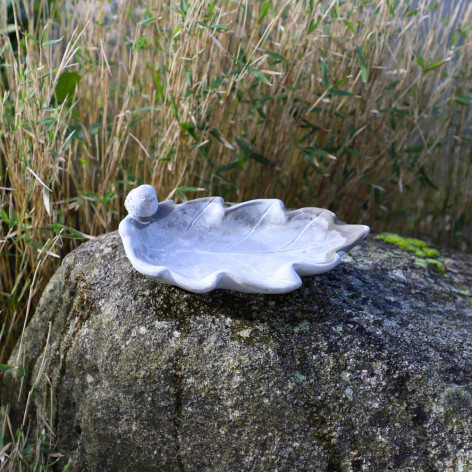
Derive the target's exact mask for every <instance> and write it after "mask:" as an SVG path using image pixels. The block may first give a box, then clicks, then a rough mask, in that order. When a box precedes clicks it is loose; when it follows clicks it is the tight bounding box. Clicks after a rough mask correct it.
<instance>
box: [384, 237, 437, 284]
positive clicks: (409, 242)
mask: <svg viewBox="0 0 472 472" xmlns="http://www.w3.org/2000/svg"><path fill="white" fill-rule="evenodd" d="M375 238H376V239H379V240H381V241H384V242H386V243H388V244H393V245H395V246H397V247H399V248H400V249H403V250H405V251H408V252H412V253H413V254H414V255H415V256H416V258H417V259H415V264H416V265H417V266H419V267H423V268H424V269H427V268H428V267H429V266H431V267H433V268H434V269H436V270H438V271H439V272H440V273H441V274H443V275H444V274H445V273H446V269H445V268H444V265H443V264H442V263H441V262H440V261H438V260H436V259H437V258H438V257H439V256H440V254H439V251H438V250H437V249H434V248H431V247H428V243H426V242H425V241H422V240H421V239H416V238H404V237H402V236H400V235H398V234H393V233H381V234H378V235H377V236H375Z"/></svg>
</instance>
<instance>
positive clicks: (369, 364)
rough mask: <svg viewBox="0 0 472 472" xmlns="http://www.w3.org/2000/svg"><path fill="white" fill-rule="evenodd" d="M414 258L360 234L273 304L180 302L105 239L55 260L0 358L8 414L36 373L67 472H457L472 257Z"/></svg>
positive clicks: (175, 291)
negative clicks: (28, 316)
mask: <svg viewBox="0 0 472 472" xmlns="http://www.w3.org/2000/svg"><path fill="white" fill-rule="evenodd" d="M415 262H416V263H415ZM417 262H418V261H417V260H416V261H415V256H414V255H412V254H411V253H408V252H405V251H402V250H401V249H396V248H395V247H394V246H389V245H387V244H386V243H383V242H380V241H376V240H375V239H373V238H369V239H368V240H367V241H365V242H364V243H363V244H362V245H361V246H360V247H358V248H355V249H354V250H352V251H351V253H350V255H346V256H345V259H344V262H343V263H341V264H340V265H339V266H338V267H336V268H335V269H334V270H332V271H331V272H328V273H326V274H323V275H320V276H314V277H307V278H305V279H304V284H303V286H302V287H301V288H300V289H299V290H296V291H294V292H291V293H288V294H285V295H251V294H240V293H233V292H229V291H214V292H211V293H208V294H203V295H195V294H192V293H188V292H185V291H184V290H181V289H179V288H176V287H172V286H168V285H162V284H159V283H157V282H156V281H155V280H153V279H150V278H147V277H145V276H143V275H141V274H139V273H137V272H136V271H135V270H134V269H133V268H132V267H131V265H130V263H129V262H128V260H127V259H126V256H125V254H124V250H123V247H122V244H121V240H120V238H119V236H118V234H117V233H111V234H107V235H104V236H103V237H100V238H98V239H97V240H95V241H92V242H89V243H87V244H84V245H82V246H81V247H79V248H78V249H77V250H76V251H74V252H73V253H71V254H69V255H68V256H67V257H66V258H65V260H64V262H63V264H62V266H61V268H60V269H59V270H58V271H57V273H56V274H55V275H54V277H53V278H52V279H51V281H50V283H49V285H48V287H47V288H46V290H45V292H44V294H43V297H42V299H41V302H40V304H39V307H38V309H37V311H36V314H35V315H34V318H33V320H32V322H31V323H30V325H29V326H28V328H27V330H26V335H25V338H24V340H23V343H22V345H21V350H22V352H18V349H20V347H17V350H16V352H14V354H13V356H12V361H11V362H16V359H22V361H21V362H22V364H21V366H20V367H22V368H24V369H25V372H26V374H25V376H24V378H23V386H22V390H21V391H22V392H23V394H22V395H23V402H24V401H25V398H24V397H25V395H26V392H28V391H29V390H30V388H31V386H32V383H33V382H34V381H35V379H36V377H37V375H38V372H40V371H42V375H41V377H40V378H41V380H40V381H39V383H38V384H37V385H36V386H35V391H34V393H33V397H32V398H33V400H34V408H36V409H37V410H39V412H40V413H41V415H42V416H43V418H44V419H45V420H46V421H47V422H49V423H50V425H51V426H52V428H53V430H54V431H55V433H56V435H57V437H58V446H57V447H58V451H59V452H61V453H62V454H64V455H65V457H64V461H67V460H70V461H71V467H70V469H69V471H99V472H106V471H108V472H117V471H118V472H119V471H136V472H138V471H139V472H146V471H163V472H172V471H198V472H200V471H218V472H219V471H234V472H241V471H271V472H272V471H284V472H285V471H287V472H288V471H373V472H377V471H378V472H383V471H422V472H435V471H437V472H443V471H449V470H450V471H459V470H469V468H470V467H472V422H471V418H472V364H471V362H472V336H471V334H472V308H471V303H470V300H471V298H470V293H468V292H467V291H466V290H467V288H470V287H471V285H472V284H471V275H472V258H471V257H470V256H451V257H449V258H445V257H444V258H443V259H442V262H443V264H444V265H445V267H446V274H442V273H441V272H439V271H437V270H436V268H435V266H433V265H428V266H426V267H421V266H419V265H418V264H417ZM48 333H49V335H48ZM48 336H49V338H48ZM46 345H47V346H46ZM23 351H24V352H23ZM43 352H45V357H43ZM17 373H18V371H10V372H8V373H7V374H8V375H7V376H6V377H5V383H4V388H3V402H4V403H6V402H9V401H10V399H11V398H15V396H16V395H18V393H19V385H20V382H19V381H18V379H17V378H16V377H17ZM19 413H20V412H19V411H18V414H19ZM15 414H16V413H15V410H14V409H13V410H12V412H11V416H12V420H13V421H15ZM31 416H32V417H34V416H35V415H31ZM64 463H65V462H64ZM61 470H62V469H61Z"/></svg>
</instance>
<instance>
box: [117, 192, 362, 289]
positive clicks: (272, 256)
mask: <svg viewBox="0 0 472 472" xmlns="http://www.w3.org/2000/svg"><path fill="white" fill-rule="evenodd" d="M125 204H126V207H127V209H128V211H129V213H130V214H129V216H127V217H126V218H125V219H124V220H123V221H122V222H121V223H120V227H119V232H120V235H121V238H122V240H123V244H124V247H125V251H126V255H127V256H128V258H129V260H130V261H131V263H132V265H133V266H134V268H135V269H136V270H138V271H139V272H141V273H143V274H146V275H148V276H151V277H154V278H156V279H157V280H159V281H161V282H165V283H169V284H173V285H178V286H179V287H182V288H184V289H186V290H189V291H191V292H196V293H203V292H208V291H210V290H213V289H216V288H225V289H230V290H237V291H240V292H250V293H284V292H289V291H291V290H294V289H296V288H298V287H300V285H301V283H302V281H301V279H300V277H299V276H300V275H311V274H319V273H321V272H326V271H328V270H330V269H332V268H333V267H335V266H336V265H337V264H338V263H339V262H340V260H341V256H342V255H343V254H344V253H345V252H346V251H348V250H349V249H351V248H352V247H353V246H354V245H356V244H357V243H359V242H360V241H361V240H362V239H363V238H364V237H365V236H366V235H367V234H368V232H369V227H368V226H363V225H345V224H339V223H337V221H336V216H335V215H334V214H333V213H331V212H330V211H328V210H323V209H320V208H302V209H300V210H295V211H287V210H286V209H285V208H284V205H283V203H282V202H281V201H280V200H252V201H249V202H245V203H240V204H238V205H235V206H232V207H229V208H226V207H225V206H224V202H223V199H222V198H221V197H209V198H200V199H197V200H191V201H189V202H186V203H182V204H180V205H177V204H175V203H174V202H173V201H171V200H167V201H165V202H162V203H159V204H158V203H157V197H156V195H155V192H154V189H153V188H152V187H151V186H149V185H143V186H141V187H138V188H137V189H135V190H132V191H131V192H130V194H129V195H128V197H127V199H126V203H125Z"/></svg>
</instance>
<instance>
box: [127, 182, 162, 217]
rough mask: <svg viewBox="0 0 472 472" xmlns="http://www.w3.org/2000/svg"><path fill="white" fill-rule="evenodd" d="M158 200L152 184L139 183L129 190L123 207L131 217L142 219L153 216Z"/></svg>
mask: <svg viewBox="0 0 472 472" xmlns="http://www.w3.org/2000/svg"><path fill="white" fill-rule="evenodd" d="M158 206H159V201H158V199H157V195H156V191H155V190H154V187H153V186H152V185H141V186H139V187H138V188H135V189H133V190H131V192H130V193H129V194H128V196H127V197H126V200H125V208H126V210H127V211H128V213H129V216H131V218H134V219H135V220H138V221H139V220H142V219H145V218H149V217H150V216H153V215H154V214H155V213H156V211H157V207H158Z"/></svg>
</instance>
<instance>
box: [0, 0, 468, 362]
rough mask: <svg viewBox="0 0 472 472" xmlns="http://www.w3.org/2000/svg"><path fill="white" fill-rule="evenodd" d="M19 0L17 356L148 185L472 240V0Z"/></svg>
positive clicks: (13, 316) (11, 321) (4, 323)
mask: <svg viewBox="0 0 472 472" xmlns="http://www.w3.org/2000/svg"><path fill="white" fill-rule="evenodd" d="M11 3H12V6H13V7H14V8H12V7H10V9H9V10H8V11H7V5H8V4H10V0H8V2H7V3H5V2H2V5H0V30H2V31H4V32H5V31H7V30H8V25H10V28H9V29H10V31H12V35H11V36H10V38H9V37H8V36H7V35H5V34H3V35H2V36H1V37H0V52H1V58H2V60H1V61H0V62H1V63H2V64H3V65H2V67H1V69H0V70H1V73H2V81H1V82H0V97H1V100H0V113H1V114H2V116H3V120H2V122H1V124H0V227H1V233H0V292H1V293H0V299H1V305H0V310H1V315H0V316H1V325H0V327H1V340H2V343H1V353H0V362H6V360H7V358H8V354H9V352H10V351H11V348H12V346H13V344H14V342H15V341H16V339H18V337H19V335H20V333H21V331H22V330H23V327H24V326H25V323H26V321H27V319H28V318H29V316H30V315H31V313H32V310H33V308H34V306H35V304H36V301H37V298H38V296H39V294H40V292H41V290H42V288H43V287H44V284H45V283H46V282H47V280H48V278H49V277H50V276H51V274H52V272H53V271H54V269H55V268H56V267H57V264H58V263H59V262H60V258H61V257H62V256H64V255H65V254H66V253H67V252H68V251H69V250H70V249H72V248H73V247H74V246H75V245H76V244H77V243H78V242H82V240H83V238H84V237H93V235H97V234H100V233H104V232H107V231H111V230H114V229H116V228H117V225H118V222H119V221H120V219H121V218H122V217H123V199H124V197H125V196H126V194H127V192H128V191H129V190H130V189H131V188H132V187H134V186H136V185H137V184H139V183H142V182H146V183H151V184H153V185H154V186H156V188H158V189H159V196H160V199H161V200H163V199H165V198H174V199H177V200H184V199H186V198H193V197H195V196H204V195H212V194H219V195H222V196H224V197H225V199H226V200H228V201H242V200H247V199H251V198H262V197H278V198H281V199H283V200H284V201H285V202H286V205H287V206H289V207H299V206H322V207H328V208H330V209H332V210H334V211H335V212H336V213H337V214H338V216H339V217H340V218H341V219H344V220H346V221H349V222H363V223H367V224H370V225H371V226H372V227H373V229H374V230H376V231H382V230H389V231H399V232H402V233H406V234H409V235H412V236H420V237H426V238H427V239H433V242H436V243H439V242H440V243H444V244H448V245H455V247H458V248H459V249H462V250H470V249H471V245H470V236H471V233H472V229H471V228H472V215H471V214H470V211H469V208H470V207H471V206H472V175H471V163H472V124H471V123H472V87H471V83H472V44H471V42H472V31H471V26H470V25H471V24H472V22H471V14H472V5H467V3H468V2H462V3H461V5H462V6H459V5H458V7H457V8H456V9H455V10H454V11H453V13H452V17H451V20H450V21H449V23H447V24H445V20H444V18H443V17H442V15H441V14H440V12H439V13H438V12H437V11H436V12H434V11H433V12H431V11H429V9H428V5H427V4H428V3H429V2H426V0H420V2H419V3H420V6H419V7H418V10H417V11H414V10H412V8H411V7H410V6H409V3H408V2H404V3H403V4H401V3H400V5H398V6H395V5H396V2H389V1H387V0H385V1H380V2H371V1H366V2H355V1H343V0H331V1H315V0H313V1H308V0H307V1H299V2H294V1H279V0H272V1H271V0H267V1H257V2H256V1H249V0H246V1H243V0H239V1H236V0H234V1H230V0H224V1H215V0H212V1H203V0H189V1H185V0H182V1H180V2H170V3H169V2H167V3H165V2H161V1H157V0H148V1H146V2H144V1H141V0H133V1H125V0H117V1H115V2H113V3H109V2H107V1H103V0H77V1H74V2H72V1H69V2H55V1H53V0H52V1H46V0H43V1H41V0H15V1H13V2H11ZM439 3H440V4H442V5H444V2H439ZM171 5H173V6H171ZM439 8H441V7H439ZM13 13H14V18H13V17H12V15H13ZM8 15H10V16H8ZM26 20H27V21H26ZM12 25H13V26H12ZM10 41H13V42H14V46H13V47H12V45H11V42H10ZM15 44H16V46H15ZM75 81H77V84H76V87H75V89H74V87H73V84H74V82H75ZM67 91H69V92H70V94H69V96H68V97H67V98H65V95H66V93H67Z"/></svg>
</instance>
